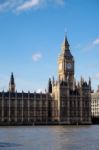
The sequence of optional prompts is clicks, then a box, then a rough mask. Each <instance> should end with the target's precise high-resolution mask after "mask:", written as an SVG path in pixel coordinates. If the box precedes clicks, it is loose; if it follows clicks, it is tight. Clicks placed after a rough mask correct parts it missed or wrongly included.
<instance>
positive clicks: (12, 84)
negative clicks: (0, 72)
mask: <svg viewBox="0 0 99 150" xmlns="http://www.w3.org/2000/svg"><path fill="white" fill-rule="evenodd" d="M9 92H15V82H14V75H13V73H11V77H10V82H9Z"/></svg>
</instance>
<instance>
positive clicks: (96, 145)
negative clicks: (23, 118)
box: [0, 125, 99, 150]
mask: <svg viewBox="0 0 99 150" xmlns="http://www.w3.org/2000/svg"><path fill="white" fill-rule="evenodd" d="M0 150H99V126H98V125H93V126H30V127H27V126H26V127H23V126H22V127H0Z"/></svg>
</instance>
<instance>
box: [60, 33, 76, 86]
mask: <svg viewBox="0 0 99 150" xmlns="http://www.w3.org/2000/svg"><path fill="white" fill-rule="evenodd" d="M58 78H59V80H63V81H67V79H68V82H69V83H70V87H71V88H72V86H73V81H74V58H73V56H72V54H71V51H70V46H69V42H68V40H67V36H66V35H65V38H64V42H63V44H62V50H61V54H60V56H59V58H58Z"/></svg>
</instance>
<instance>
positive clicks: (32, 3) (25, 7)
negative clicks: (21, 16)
mask: <svg viewBox="0 0 99 150" xmlns="http://www.w3.org/2000/svg"><path fill="white" fill-rule="evenodd" d="M40 2H41V0H29V1H26V2H24V3H23V4H22V5H20V6H18V7H17V9H16V10H17V11H24V10H28V9H30V8H33V7H36V6H38V5H39V4H40Z"/></svg>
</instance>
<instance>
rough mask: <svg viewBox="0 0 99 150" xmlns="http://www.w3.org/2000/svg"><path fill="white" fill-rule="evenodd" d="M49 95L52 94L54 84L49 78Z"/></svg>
mask: <svg viewBox="0 0 99 150" xmlns="http://www.w3.org/2000/svg"><path fill="white" fill-rule="evenodd" d="M48 93H52V82H51V79H50V78H49V81H48Z"/></svg>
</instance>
